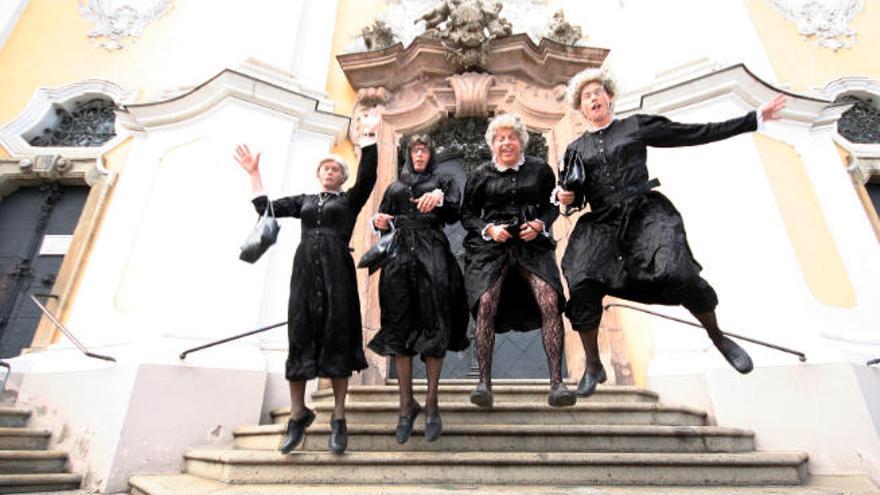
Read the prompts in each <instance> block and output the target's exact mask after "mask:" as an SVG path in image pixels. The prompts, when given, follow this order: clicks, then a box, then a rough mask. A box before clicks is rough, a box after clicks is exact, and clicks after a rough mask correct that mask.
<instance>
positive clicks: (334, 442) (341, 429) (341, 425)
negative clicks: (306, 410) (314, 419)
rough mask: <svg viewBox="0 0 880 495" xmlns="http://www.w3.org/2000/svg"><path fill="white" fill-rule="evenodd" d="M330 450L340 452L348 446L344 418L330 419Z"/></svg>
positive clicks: (335, 452)
mask: <svg viewBox="0 0 880 495" xmlns="http://www.w3.org/2000/svg"><path fill="white" fill-rule="evenodd" d="M328 443H329V445H330V452H333V453H334V454H342V453H343V452H345V449H346V448H347V447H348V427H347V426H346V425H345V418H342V419H335V418H332V419H330V442H328Z"/></svg>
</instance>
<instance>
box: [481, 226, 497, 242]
mask: <svg viewBox="0 0 880 495" xmlns="http://www.w3.org/2000/svg"><path fill="white" fill-rule="evenodd" d="M494 225H495V224H493V223H487V224H486V226H485V227H483V230H482V232H480V235H482V236H483V240H484V241H491V240H492V236H491V235H489V227H493V226H494Z"/></svg>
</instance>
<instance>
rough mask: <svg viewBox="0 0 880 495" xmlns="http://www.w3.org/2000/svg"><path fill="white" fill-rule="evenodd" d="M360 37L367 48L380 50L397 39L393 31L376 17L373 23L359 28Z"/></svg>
mask: <svg viewBox="0 0 880 495" xmlns="http://www.w3.org/2000/svg"><path fill="white" fill-rule="evenodd" d="M361 37H362V38H363V40H364V46H365V47H366V48H367V50H381V49H383V48H388V47H389V46H391V45H393V44H394V43H395V42H396V41H397V36H395V34H394V31H392V30H391V28H390V27H389V26H388V24H386V23H385V21H383V20H381V19H376V20H375V21H373V24H371V25H369V26H364V28H363V29H361Z"/></svg>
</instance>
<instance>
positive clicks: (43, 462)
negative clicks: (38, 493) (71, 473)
mask: <svg viewBox="0 0 880 495" xmlns="http://www.w3.org/2000/svg"><path fill="white" fill-rule="evenodd" d="M66 470H67V453H66V452H61V451H57V450H0V474H38V473H63V472H64V471H66Z"/></svg>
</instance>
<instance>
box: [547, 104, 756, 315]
mask: <svg viewBox="0 0 880 495" xmlns="http://www.w3.org/2000/svg"><path fill="white" fill-rule="evenodd" d="M756 128H757V120H756V116H755V112H751V113H749V114H747V115H745V116H743V117H739V118H735V119H730V120H727V121H724V122H718V123H710V124H681V123H677V122H672V121H670V120H669V119H667V118H665V117H660V116H656V115H633V116H630V117H627V118H624V119H620V120H615V121H613V122H612V123H611V124H610V125H609V126H608V127H606V128H604V129H601V130H599V131H596V132H593V133H590V132H586V133H584V134H583V135H582V136H580V137H579V138H578V139H576V140H575V141H573V142H572V143H571V144H569V145H568V149H567V150H566V156H567V157H569V156H570V155H571V154H576V155H577V157H578V158H579V159H580V160H581V161H582V163H583V164H584V171H585V172H586V181H585V184H584V185H583V187H579V188H576V189H575V190H574V192H575V203H574V204H575V206H578V207H583V206H585V205H586V204H587V203H589V204H590V205H591V208H592V211H591V212H589V213H587V214H585V215H583V216H581V217H580V219H578V222H577V225H576V226H575V228H574V230H573V231H572V234H571V237H570V239H569V242H568V247H567V248H566V250H565V255H564V256H563V258H562V272H563V274H565V278H566V281H567V282H568V288H569V290H570V291H571V293H572V294H573V293H575V292H576V291H577V290H578V289H579V288H581V287H582V286H583V285H585V284H587V283H590V282H599V283H601V284H603V285H605V287H607V288H608V289H610V291H609V292H610V293H613V294H615V295H618V296H620V297H626V298H628V299H633V300H637V301H642V302H648V303H650V302H661V303H666V304H675V303H677V302H676V301H675V300H674V299H675V298H674V297H672V298H670V295H669V294H660V293H656V294H655V293H653V292H654V291H657V289H652V287H654V286H655V285H654V284H655V283H657V284H659V285H657V286H656V287H662V285H663V284H664V283H667V282H668V283H672V282H674V281H676V280H686V279H693V278H694V277H696V276H698V274H699V272H700V270H701V269H702V268H701V267H700V265H699V264H698V263H697V261H696V260H695V259H694V258H693V255H692V254H691V250H690V247H689V246H688V242H687V237H686V235H685V230H684V225H683V222H682V219H681V215H680V214H679V213H678V211H677V210H676V209H675V207H674V206H673V205H672V203H671V202H670V201H669V200H668V199H667V198H666V197H665V196H663V195H662V194H660V193H659V192H657V191H649V189H650V186H646V184H648V168H647V165H646V158H647V147H648V146H655V147H675V146H693V145H698V144H704V143H711V142H713V141H720V140H722V139H726V138H729V137H731V136H735V135H737V134H741V133H744V132H750V131H754V130H755V129H756ZM569 161H570V160H569ZM564 174H565V172H564V171H563V172H562V174H561V175H564Z"/></svg>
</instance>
